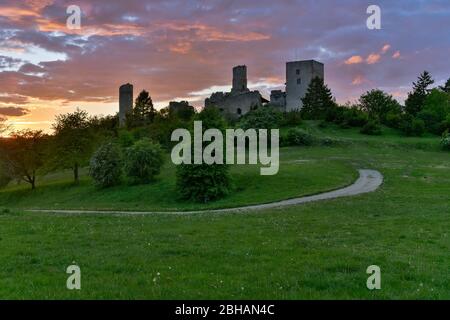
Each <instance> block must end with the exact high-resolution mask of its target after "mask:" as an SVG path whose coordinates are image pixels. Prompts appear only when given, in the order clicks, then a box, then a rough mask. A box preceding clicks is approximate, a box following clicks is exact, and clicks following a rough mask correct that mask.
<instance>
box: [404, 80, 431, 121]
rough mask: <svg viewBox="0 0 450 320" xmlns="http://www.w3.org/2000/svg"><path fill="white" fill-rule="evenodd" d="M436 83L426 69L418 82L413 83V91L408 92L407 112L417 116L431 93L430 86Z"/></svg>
mask: <svg viewBox="0 0 450 320" xmlns="http://www.w3.org/2000/svg"><path fill="white" fill-rule="evenodd" d="M433 83H434V80H433V79H432V77H431V74H430V73H429V72H428V71H424V72H423V73H422V74H421V75H420V76H419V79H418V81H417V82H414V83H413V91H412V92H410V93H408V98H407V99H406V101H405V112H406V113H408V114H410V115H412V116H416V115H417V114H418V113H419V112H420V111H422V108H423V105H424V102H425V99H426V97H427V95H428V93H429V89H428V87H429V86H430V85H432V84H433Z"/></svg>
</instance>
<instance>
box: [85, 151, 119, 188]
mask: <svg viewBox="0 0 450 320" xmlns="http://www.w3.org/2000/svg"><path fill="white" fill-rule="evenodd" d="M89 175H90V176H91V177H92V179H93V180H94V184H95V185H96V186H97V187H100V188H107V187H111V186H114V185H117V184H119V182H120V179H121V175H122V156H121V152H120V149H119V147H118V146H117V145H115V144H113V143H106V144H104V145H102V146H101V147H100V148H99V149H98V150H97V151H96V152H95V153H94V155H93V156H92V158H91V161H90V167H89Z"/></svg>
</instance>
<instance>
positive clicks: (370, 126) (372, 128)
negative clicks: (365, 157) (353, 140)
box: [360, 120, 381, 136]
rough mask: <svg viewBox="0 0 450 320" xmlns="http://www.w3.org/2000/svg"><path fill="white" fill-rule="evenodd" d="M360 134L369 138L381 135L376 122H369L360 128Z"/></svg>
mask: <svg viewBox="0 0 450 320" xmlns="http://www.w3.org/2000/svg"><path fill="white" fill-rule="evenodd" d="M360 132H361V133H362V134H367V135H371V136H379V135H381V127H380V125H379V123H378V122H376V121H373V120H371V121H369V122H367V124H366V125H365V126H364V127H362V129H361V131H360Z"/></svg>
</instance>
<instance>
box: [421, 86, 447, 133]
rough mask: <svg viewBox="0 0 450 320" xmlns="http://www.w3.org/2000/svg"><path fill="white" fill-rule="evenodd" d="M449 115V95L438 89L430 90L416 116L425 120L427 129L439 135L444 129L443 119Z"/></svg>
mask: <svg viewBox="0 0 450 320" xmlns="http://www.w3.org/2000/svg"><path fill="white" fill-rule="evenodd" d="M449 115H450V95H448V94H447V93H445V92H443V91H440V90H438V89H433V90H431V92H430V94H429V95H428V96H427V97H426V98H425V101H424V105H423V109H422V111H421V112H420V113H419V114H418V117H419V118H420V119H422V120H423V121H424V122H425V126H426V128H427V130H428V131H430V132H432V133H435V134H439V135H441V134H442V132H444V131H445V123H444V122H445V121H446V118H447V117H448V116H449Z"/></svg>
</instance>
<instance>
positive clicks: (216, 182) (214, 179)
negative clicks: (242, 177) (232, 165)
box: [176, 107, 231, 203]
mask: <svg viewBox="0 0 450 320" xmlns="http://www.w3.org/2000/svg"><path fill="white" fill-rule="evenodd" d="M194 120H195V121H202V129H203V131H206V130H208V129H219V130H221V131H224V130H225V127H226V122H225V120H224V119H223V117H222V116H221V114H220V112H219V110H218V109H217V108H214V107H209V108H205V109H203V110H202V111H201V112H200V113H198V114H197V115H196V116H195V117H194ZM191 149H192V150H193V148H191ZM176 177H177V183H176V184H177V191H178V194H179V195H180V197H181V198H183V199H187V200H191V201H196V202H204V203H206V202H209V201H213V200H216V199H219V198H221V197H223V196H225V195H227V194H228V193H229V191H230V189H231V179H230V175H229V166H227V165H226V164H212V165H208V164H205V163H203V164H199V165H197V164H181V165H179V166H178V167H177V172H176Z"/></svg>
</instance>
